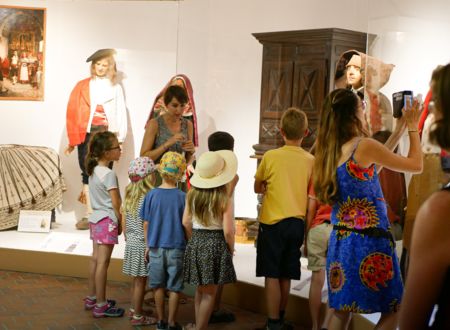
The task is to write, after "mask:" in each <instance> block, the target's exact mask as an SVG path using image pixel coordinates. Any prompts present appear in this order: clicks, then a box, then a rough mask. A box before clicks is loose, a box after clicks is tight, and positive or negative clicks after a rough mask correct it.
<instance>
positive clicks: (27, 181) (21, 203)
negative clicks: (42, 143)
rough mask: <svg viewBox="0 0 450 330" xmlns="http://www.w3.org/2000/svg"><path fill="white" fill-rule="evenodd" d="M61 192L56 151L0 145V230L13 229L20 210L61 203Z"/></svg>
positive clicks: (59, 169) (43, 209) (61, 181)
mask: <svg viewBox="0 0 450 330" xmlns="http://www.w3.org/2000/svg"><path fill="white" fill-rule="evenodd" d="M64 190H65V184H64V180H63V176H62V172H61V162H60V159H59V156H58V154H57V153H56V151H54V150H53V149H50V148H46V147H33V146H22V145H14V144H6V145H0V230H4V229H9V228H13V227H16V226H17V223H18V221H19V212H20V210H41V211H50V210H52V209H54V208H55V207H56V206H58V205H59V204H61V203H62V192H63V191H64Z"/></svg>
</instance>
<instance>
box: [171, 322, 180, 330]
mask: <svg viewBox="0 0 450 330" xmlns="http://www.w3.org/2000/svg"><path fill="white" fill-rule="evenodd" d="M168 329H169V330H183V327H182V326H181V325H180V324H178V323H175V325H169V328H168Z"/></svg>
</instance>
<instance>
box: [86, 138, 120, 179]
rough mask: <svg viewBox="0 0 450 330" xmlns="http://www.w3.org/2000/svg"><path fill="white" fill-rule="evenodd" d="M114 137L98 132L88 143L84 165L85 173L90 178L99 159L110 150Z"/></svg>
mask: <svg viewBox="0 0 450 330" xmlns="http://www.w3.org/2000/svg"><path fill="white" fill-rule="evenodd" d="M114 139H117V137H116V135H115V134H114V133H112V132H100V133H97V134H95V135H94V136H93V137H92V138H91V140H90V141H89V148H88V153H87V155H86V158H85V160H84V164H85V167H86V173H87V174H88V175H89V176H91V175H92V173H94V168H95V167H96V166H97V165H98V161H99V159H101V158H103V157H104V155H105V153H106V152H107V151H108V150H110V148H111V147H112V145H113V142H114Z"/></svg>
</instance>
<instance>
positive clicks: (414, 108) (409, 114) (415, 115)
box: [402, 99, 421, 130]
mask: <svg viewBox="0 0 450 330" xmlns="http://www.w3.org/2000/svg"><path fill="white" fill-rule="evenodd" d="M420 110H421V109H420V102H419V101H418V100H417V99H414V102H413V103H412V104H409V103H408V102H407V104H406V106H405V107H404V108H403V109H402V117H405V121H406V125H407V126H408V130H416V129H417V128H418V126H419V119H420Z"/></svg>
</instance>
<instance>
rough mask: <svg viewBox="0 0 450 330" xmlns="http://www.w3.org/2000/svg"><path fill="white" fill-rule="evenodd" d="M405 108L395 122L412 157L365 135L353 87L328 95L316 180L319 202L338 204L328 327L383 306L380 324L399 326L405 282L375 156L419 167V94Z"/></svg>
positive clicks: (390, 164) (398, 167) (400, 167)
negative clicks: (404, 130) (401, 128)
mask: <svg viewBox="0 0 450 330" xmlns="http://www.w3.org/2000/svg"><path fill="white" fill-rule="evenodd" d="M402 113H403V116H402V119H401V122H400V123H397V125H404V123H405V122H406V125H407V127H408V134H409V139H410V149H409V153H408V156H407V157H402V156H400V155H397V154H395V153H393V152H392V151H390V150H389V149H388V148H387V147H385V146H383V145H382V144H381V143H379V142H378V141H376V140H374V139H371V138H367V137H365V133H364V132H365V130H364V128H363V126H364V125H363V123H364V109H363V103H362V101H361V100H360V99H359V98H358V96H357V95H356V94H355V93H353V92H352V91H350V90H346V89H337V90H335V91H333V92H331V93H330V94H329V95H328V96H327V97H326V99H325V102H324V106H323V109H322V112H321V116H320V124H319V133H318V140H317V148H316V154H315V156H316V161H315V165H314V173H315V176H314V188H315V191H316V194H317V197H318V199H319V200H320V201H321V202H324V203H327V204H330V205H332V206H333V210H332V213H331V223H332V225H333V230H332V232H331V236H330V241H329V246H328V254H327V277H328V288H329V305H330V307H331V308H334V309H335V312H334V314H333V316H332V319H331V323H330V329H345V328H346V323H347V320H348V318H349V315H350V313H351V312H354V313H375V312H381V318H380V320H379V322H378V324H377V326H376V329H395V328H396V325H397V313H396V312H397V311H398V307H399V305H400V300H401V296H402V292H403V285H402V281H401V277H400V269H399V265H398V259H397V256H396V254H395V248H394V245H393V239H392V235H391V234H390V232H389V221H388V217H387V211H386V203H385V200H384V198H383V194H382V191H381V188H380V183H379V180H378V175H377V172H376V167H375V164H376V165H379V166H385V167H387V168H389V169H392V170H395V171H409V172H420V171H421V170H422V152H421V148H420V141H419V134H418V131H417V125H418V121H419V114H420V111H419V103H418V102H417V100H415V101H414V102H413V104H412V105H411V104H407V106H406V109H403V110H402Z"/></svg>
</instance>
